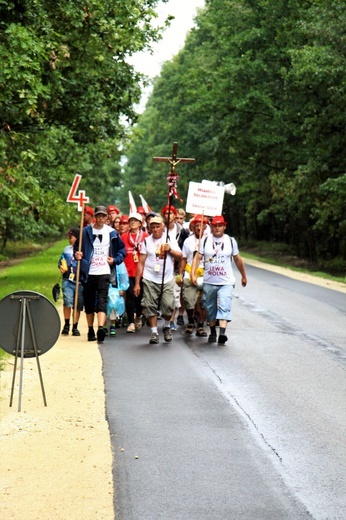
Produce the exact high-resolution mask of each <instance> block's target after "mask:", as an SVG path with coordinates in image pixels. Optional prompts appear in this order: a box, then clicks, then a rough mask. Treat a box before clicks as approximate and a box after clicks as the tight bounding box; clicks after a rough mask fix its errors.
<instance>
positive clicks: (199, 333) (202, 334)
mask: <svg viewBox="0 0 346 520" xmlns="http://www.w3.org/2000/svg"><path fill="white" fill-rule="evenodd" d="M196 336H199V337H200V338H206V337H207V336H208V334H207V333H206V331H205V330H204V328H203V327H198V329H197V331H196Z"/></svg>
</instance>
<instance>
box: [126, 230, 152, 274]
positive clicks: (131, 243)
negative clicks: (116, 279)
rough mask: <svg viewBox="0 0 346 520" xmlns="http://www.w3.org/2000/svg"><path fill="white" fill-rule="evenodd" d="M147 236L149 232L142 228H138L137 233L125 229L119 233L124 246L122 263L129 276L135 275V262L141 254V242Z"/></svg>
mask: <svg viewBox="0 0 346 520" xmlns="http://www.w3.org/2000/svg"><path fill="white" fill-rule="evenodd" d="M147 236H149V233H147V232H146V231H142V230H139V231H138V233H137V234H136V233H130V232H129V231H126V232H125V233H122V235H121V240H122V241H123V242H124V244H125V248H126V256H125V260H124V263H125V266H126V269H127V274H128V275H129V276H136V269H137V263H138V261H139V255H140V254H141V244H142V243H143V241H144V239H145V238H146V237H147Z"/></svg>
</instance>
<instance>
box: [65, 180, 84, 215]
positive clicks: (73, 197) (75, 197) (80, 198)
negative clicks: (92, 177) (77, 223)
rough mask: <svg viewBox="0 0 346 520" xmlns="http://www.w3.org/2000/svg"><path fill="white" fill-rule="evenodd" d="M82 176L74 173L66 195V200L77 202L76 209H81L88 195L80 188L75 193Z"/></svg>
mask: <svg viewBox="0 0 346 520" xmlns="http://www.w3.org/2000/svg"><path fill="white" fill-rule="evenodd" d="M81 178H82V176H81V175H79V174H78V173H76V175H75V178H74V180H73V183H72V186H71V189H70V193H69V194H68V197H67V199H66V200H67V202H77V204H78V211H82V209H83V206H84V203H86V202H89V197H86V196H85V191H84V190H81V191H79V192H78V194H77V190H78V186H79V183H80V180H81Z"/></svg>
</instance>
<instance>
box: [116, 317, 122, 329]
mask: <svg viewBox="0 0 346 520" xmlns="http://www.w3.org/2000/svg"><path fill="white" fill-rule="evenodd" d="M120 327H121V318H117V319H116V320H115V328H116V329H120Z"/></svg>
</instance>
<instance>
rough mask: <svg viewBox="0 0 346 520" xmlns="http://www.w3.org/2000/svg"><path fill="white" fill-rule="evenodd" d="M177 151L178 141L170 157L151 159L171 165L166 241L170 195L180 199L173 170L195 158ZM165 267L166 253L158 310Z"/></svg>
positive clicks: (168, 176) (168, 180) (160, 296)
mask: <svg viewBox="0 0 346 520" xmlns="http://www.w3.org/2000/svg"><path fill="white" fill-rule="evenodd" d="M177 153H178V143H173V150H172V157H153V161H155V162H168V163H170V165H171V170H170V172H169V173H168V175H167V183H168V189H169V191H168V218H167V237H166V242H168V237H169V235H168V233H169V221H170V213H171V206H172V197H173V195H174V196H175V197H176V198H177V199H179V200H182V199H181V198H180V197H179V195H178V192H177V181H178V174H177V172H176V171H175V167H176V165H177V164H179V163H194V162H195V160H196V159H191V158H183V157H179V158H178V157H177ZM165 269H166V255H165V257H164V262H163V272H162V282H161V292H160V295H159V299H158V306H157V309H158V310H159V308H160V304H161V299H162V294H163V281H164V276H165Z"/></svg>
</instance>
